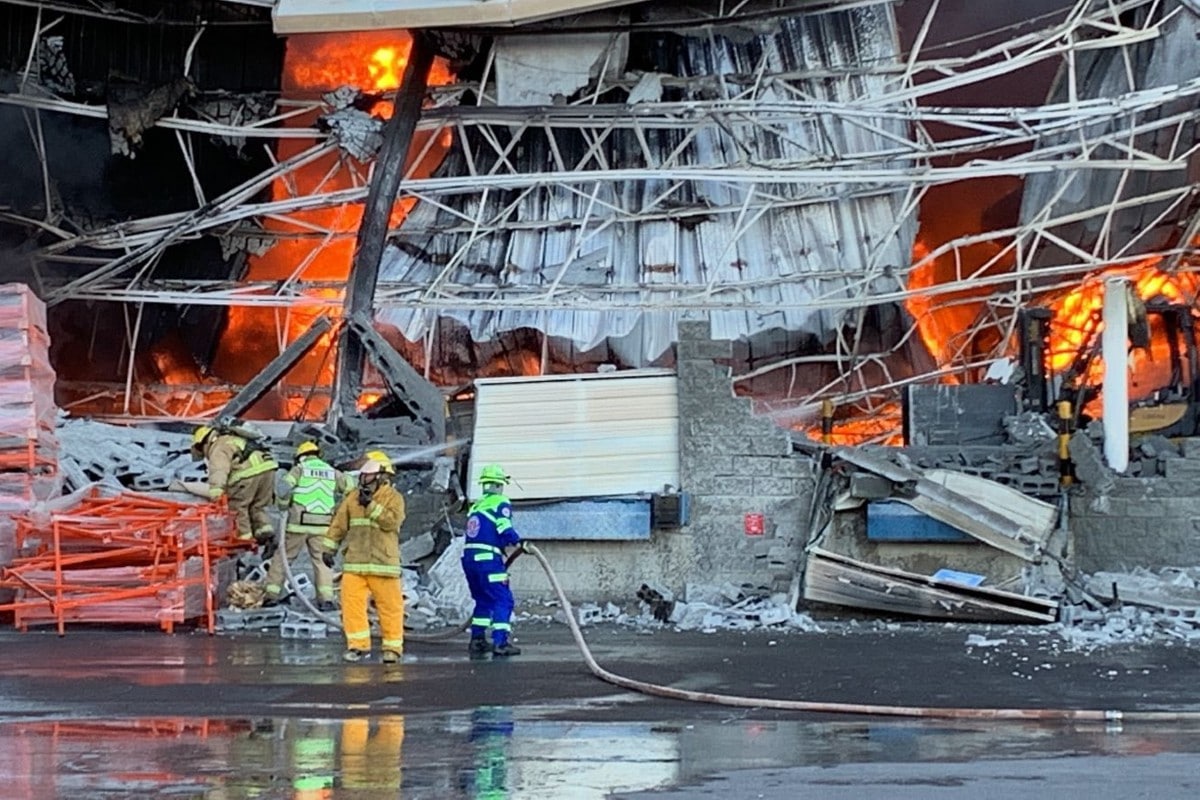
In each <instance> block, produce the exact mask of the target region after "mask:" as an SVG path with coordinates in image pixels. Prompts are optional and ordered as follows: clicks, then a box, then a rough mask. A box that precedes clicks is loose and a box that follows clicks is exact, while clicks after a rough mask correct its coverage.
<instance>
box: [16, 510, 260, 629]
mask: <svg viewBox="0 0 1200 800" xmlns="http://www.w3.org/2000/svg"><path fill="white" fill-rule="evenodd" d="M15 538H16V546H17V550H18V552H19V553H20V554H21V555H20V557H18V558H16V559H14V560H13V562H12V564H11V565H10V566H9V567H8V568H6V569H2V570H0V588H9V589H13V590H15V591H16V600H15V601H14V602H12V603H9V604H6V605H2V606H0V611H11V612H12V614H13V621H14V623H15V625H16V627H17V628H19V629H21V630H28V628H29V626H30V625H42V624H55V625H57V627H58V633H59V635H60V636H61V635H63V634H65V633H66V623H67V622H68V621H70V622H73V623H75V622H82V623H130V624H151V623H152V624H157V625H159V626H160V627H161V628H162V629H163V630H164V631H166V632H167V633H171V632H173V631H174V629H175V625H176V624H178V623H181V622H185V621H187V620H192V619H201V620H203V622H204V624H205V626H206V627H207V629H208V632H209V633H213V632H215V630H216V607H217V602H216V593H217V590H218V586H217V585H218V583H219V582H220V581H219V580H218V573H219V572H220V571H221V570H223V569H227V570H228V571H229V572H230V573H231V572H232V567H233V561H232V559H231V558H230V557H231V556H232V555H233V554H234V553H235V551H237V550H240V549H244V548H246V547H251V546H253V543H252V542H246V541H244V540H239V539H238V538H237V529H236V527H235V525H234V518H233V515H232V514H231V513H230V512H229V509H228V507H227V506H226V504H225V502H224V501H221V502H219V503H181V502H176V501H174V500H170V499H167V498H164V497H161V496H156V495H150V494H135V493H125V494H119V495H116V496H113V497H103V496H101V495H100V493H99V492H98V491H93V492H92V493H91V494H89V495H87V496H85V497H84V498H83V499H82V500H80V501H79V503H78V504H77V505H75V506H74V507H72V508H70V509H66V510H63V511H58V512H55V513H52V514H50V515H49V517H48V518H46V517H45V516H42V517H40V518H34V517H33V516H30V515H24V516H21V517H18V518H17V524H16V537H15Z"/></svg>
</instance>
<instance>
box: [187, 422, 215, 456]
mask: <svg viewBox="0 0 1200 800" xmlns="http://www.w3.org/2000/svg"><path fill="white" fill-rule="evenodd" d="M212 432H213V429H212V428H211V427H209V426H208V425H201V426H200V427H199V428H196V430H194V431H192V449H193V450H199V449H200V447H201V446H202V445H203V444H204V440H205V439H207V438H208V437H209V434H211V433H212Z"/></svg>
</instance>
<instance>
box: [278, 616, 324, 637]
mask: <svg viewBox="0 0 1200 800" xmlns="http://www.w3.org/2000/svg"><path fill="white" fill-rule="evenodd" d="M279 635H280V637H281V638H284V639H324V638H325V637H326V636H328V635H329V626H328V625H326V624H325V623H324V622H309V621H300V620H296V621H291V620H288V621H285V622H283V623H282V624H281V625H280V626H279Z"/></svg>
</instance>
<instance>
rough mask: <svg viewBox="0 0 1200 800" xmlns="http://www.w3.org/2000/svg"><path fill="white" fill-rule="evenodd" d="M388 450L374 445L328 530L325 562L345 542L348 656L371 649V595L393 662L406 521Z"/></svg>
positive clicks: (399, 645)
mask: <svg viewBox="0 0 1200 800" xmlns="http://www.w3.org/2000/svg"><path fill="white" fill-rule="evenodd" d="M395 474H396V470H395V469H394V468H393V467H392V462H391V459H389V458H388V457H387V454H386V453H381V452H379V451H378V450H372V451H371V452H369V453H367V454H366V461H365V462H364V463H363V465H362V469H360V470H359V474H358V488H356V489H354V490H353V491H352V492H350V494H349V495H347V496H346V498H345V499H344V500H342V502H341V505H339V506H338V508H337V511H335V512H334V515H333V522H332V523H331V524H330V526H329V531H328V532H327V533H326V534H325V540H324V545H325V549H326V552H325V556H324V557H325V563H326V565H327V566H332V565H333V557H334V555H335V554H336V553H337V551H338V550H339V549H340V548H341V547H342V546H343V545H345V554H344V555H343V557H342V630H343V632H344V633H345V634H346V653H345V654H344V655H343V656H342V657H343V658H344V659H345V660H346V661H361V660H363V659H364V658H366V657H367V656H369V655H370V654H371V627H370V623H369V622H368V621H367V599H368V597H370V598H373V599H374V600H375V609H376V610H377V611H378V612H379V627H380V628H381V629H382V631H383V641H382V650H383V661H384V663H385V664H395V663H397V662H399V661H400V656H401V655H402V654H403V653H404V591H403V587H402V586H401V583H400V524H401V523H403V522H404V496H403V495H401V494H400V492H398V491H396V489H395V488H394V487H393V486H392V485H391V483H390V481H389V479H388V476H391V475H395Z"/></svg>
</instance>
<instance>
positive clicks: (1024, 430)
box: [1003, 411, 1056, 445]
mask: <svg viewBox="0 0 1200 800" xmlns="http://www.w3.org/2000/svg"><path fill="white" fill-rule="evenodd" d="M1003 425H1004V432H1005V434H1006V435H1007V437H1008V441H1009V442H1011V443H1013V444H1019V445H1038V444H1044V443H1046V442H1053V441H1054V440H1055V438H1056V434H1055V432H1054V429H1053V428H1052V427H1050V423H1049V422H1047V421H1046V417H1045V415H1043V414H1040V413H1037V412H1034V411H1025V412H1022V413H1020V414H1014V415H1012V416H1009V417H1005V418H1004V420H1003Z"/></svg>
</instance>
